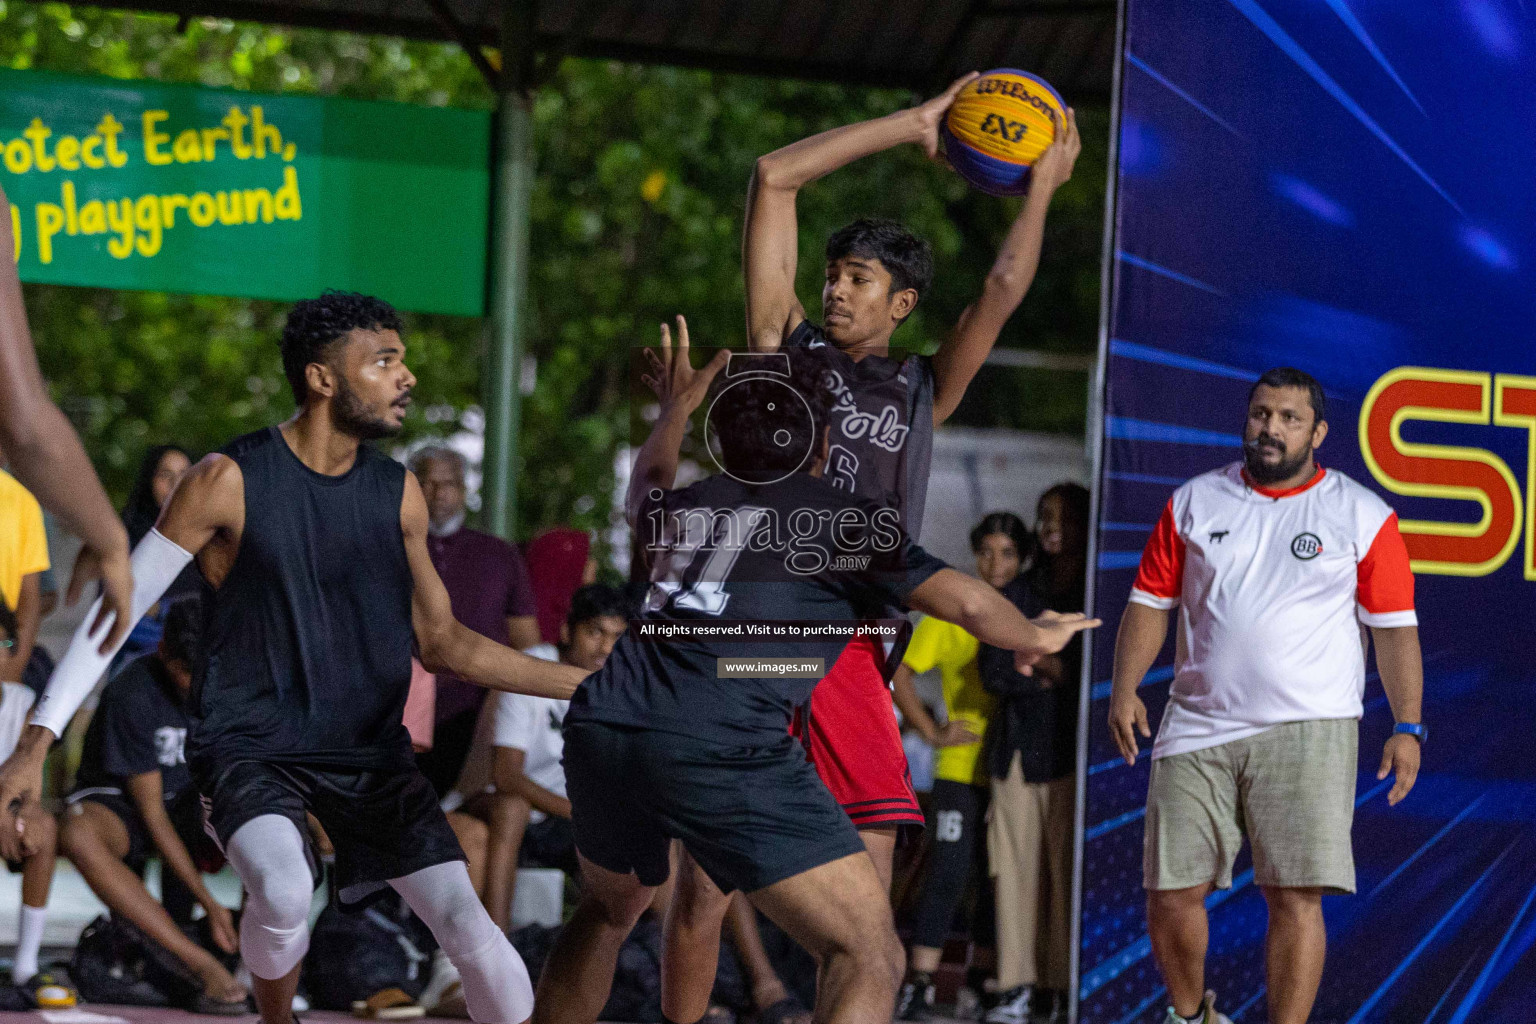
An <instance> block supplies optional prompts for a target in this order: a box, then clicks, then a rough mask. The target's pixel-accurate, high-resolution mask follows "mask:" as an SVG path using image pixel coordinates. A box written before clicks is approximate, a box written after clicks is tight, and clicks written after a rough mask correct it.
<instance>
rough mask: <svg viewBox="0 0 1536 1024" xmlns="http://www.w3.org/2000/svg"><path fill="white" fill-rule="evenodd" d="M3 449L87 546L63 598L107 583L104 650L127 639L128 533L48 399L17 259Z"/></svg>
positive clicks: (4, 283)
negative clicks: (113, 618)
mask: <svg viewBox="0 0 1536 1024" xmlns="http://www.w3.org/2000/svg"><path fill="white" fill-rule="evenodd" d="M15 246H16V241H15V237H14V236H13V235H12V233H11V208H10V203H9V202H7V201H6V198H5V193H4V192H0V252H3V253H6V254H9V253H12V252H14V251H15ZM0 263H3V264H4V266H3V267H0V450H3V451H4V452H5V455H6V457H7V458H8V459H9V460H10V467H11V472H12V473H13V474H14V475H15V476H16V479H18V480H20V481H21V483H22V484H23V485H24V486H25V487H26V488H27V489H28V490H30V491H31V492H32V493H33V494H35V495H36V496H37V500H38V501H39V502H40V503H41V504H42V506H43V507H44V508H46V509H48V510H50V511H52V512H53V513H55V514H56V515H58V517H59V518H60V519H62V520H63V521H64V525H65V526H67V527H68V528H69V529H70V530H71V531H72V532H74V534H75V535H76V536H78V537H79V538H80V539H81V540H82V541H84V542H85V547H84V548H83V549H82V550H81V552H80V557H79V559H78V560H77V561H76V562H75V570H74V573H73V574H72V575H71V577H70V581H69V589H68V591H67V592H66V594H65V600H66V602H67V603H69V604H74V603H75V601H77V600H78V599H79V597H80V595H81V593H83V592H84V589H85V585H86V584H87V583H89V582H91V581H92V580H96V579H99V580H101V586H102V595H103V598H104V600H103V602H102V611H103V613H107V612H116V613H117V624H116V626H114V627H113V629H112V630H110V631H109V632H108V634H107V635H106V637H105V638H104V643H103V646H105V645H106V644H111V643H116V642H117V641H119V640H121V639H122V638H123V637H124V636H126V635H127V631H128V622H127V619H128V604H129V600H130V595H131V594H132V592H133V577H132V574H131V573H130V571H129V568H128V531H127V530H126V529H124V527H123V523H122V520H120V519H118V517H117V513H116V512H115V511H114V510H113V508H112V503H111V502H110V501H108V500H107V493H106V492H105V491H104V490H102V489H101V482H100V481H99V480H97V479H96V471H95V469H93V468H92V467H91V462H90V460H89V459H87V458H86V456H85V449H84V448H83V447H81V445H80V439H79V438H78V437H77V436H76V435H75V431H74V428H73V427H71V426H70V424H69V420H67V419H65V417H64V414H63V413H62V412H60V411H59V407H58V406H57V405H54V404H53V400H52V399H51V398H49V397H48V389H47V386H46V385H45V384H44V383H43V375H42V373H41V371H39V369H38V367H37V353H36V351H35V350H34V349H33V347H32V332H31V330H30V329H29V328H28V326H27V310H26V306H25V305H24V304H23V301H22V295H21V279H20V278H19V277H17V275H16V263H15V261H14V260H3V261H0Z"/></svg>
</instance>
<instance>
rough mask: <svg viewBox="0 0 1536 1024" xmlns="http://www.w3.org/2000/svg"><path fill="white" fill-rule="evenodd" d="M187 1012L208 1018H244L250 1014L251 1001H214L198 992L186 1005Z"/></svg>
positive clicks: (247, 999) (242, 999)
mask: <svg viewBox="0 0 1536 1024" xmlns="http://www.w3.org/2000/svg"><path fill="white" fill-rule="evenodd" d="M187 1012H188V1013H196V1014H200V1015H203V1016H208V1017H244V1016H245V1015H246V1014H248V1013H250V1012H251V999H250V997H249V996H245V997H243V998H240V999H215V998H214V997H213V996H211V995H209V994H208V993H207V992H199V993H198V994H197V995H196V996H194V997H193V998H192V1001H191V1002H190V1003H188V1004H187Z"/></svg>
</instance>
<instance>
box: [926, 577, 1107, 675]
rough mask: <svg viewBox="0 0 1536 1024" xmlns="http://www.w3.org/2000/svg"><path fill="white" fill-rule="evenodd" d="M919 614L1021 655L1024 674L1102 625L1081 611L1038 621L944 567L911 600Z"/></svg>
mask: <svg viewBox="0 0 1536 1024" xmlns="http://www.w3.org/2000/svg"><path fill="white" fill-rule="evenodd" d="M907 603H908V604H910V605H911V606H912V607H913V608H916V609H917V610H918V611H920V612H923V613H924V614H927V615H932V616H934V617H935V618H938V619H943V620H944V621H945V622H952V623H954V624H955V625H957V626H959V627H960V628H961V629H963V630H965V631H966V632H967V633H969V634H971V635H972V636H974V637H975V638H976V639H978V640H980V641H981V642H982V643H984V644H991V645H992V646H993V647H1001V648H1002V649H1003V650H1006V651H1013V652H1015V654H1016V657H1015V659H1014V665H1015V667H1017V668H1018V670H1019V671H1020V672H1022V673H1024V674H1025V675H1028V674H1029V673H1030V671H1031V669H1030V666H1031V665H1033V663H1034V662H1035V661H1036V660H1038V659H1039V658H1041V657H1042V656H1044V655H1047V654H1055V653H1056V652H1057V651H1059V650H1061V649H1062V648H1063V647H1066V646H1067V644H1069V643H1071V642H1072V638H1073V637H1074V636H1076V635H1077V634H1078V633H1081V632H1082V631H1083V630H1085V629H1093V628H1094V627H1095V626H1097V625H1099V620H1098V619H1090V618H1088V617H1087V616H1086V615H1084V614H1083V613H1081V612H1070V613H1067V614H1063V613H1061V612H1042V613H1041V614H1040V615H1038V616H1036V617H1035V618H1033V619H1027V618H1025V617H1024V613H1023V612H1021V611H1019V610H1018V608H1016V607H1014V604H1013V602H1012V601H1010V600H1008V599H1007V598H1006V597H1004V596H1003V595H1002V594H999V593H998V592H997V591H995V590H993V589H992V588H991V587H989V586H987V585H986V584H985V583H983V582H981V581H980V580H978V579H976V578H975V577H973V576H967V575H966V574H965V573H963V572H960V571H958V570H956V569H940V570H939V571H938V572H936V573H934V574H933V575H932V576H930V577H928V579H926V580H924V581H923V583H922V584H920V585H919V586H918V587H917V589H916V590H914V591H912V593H911V595H909V597H908V598H907Z"/></svg>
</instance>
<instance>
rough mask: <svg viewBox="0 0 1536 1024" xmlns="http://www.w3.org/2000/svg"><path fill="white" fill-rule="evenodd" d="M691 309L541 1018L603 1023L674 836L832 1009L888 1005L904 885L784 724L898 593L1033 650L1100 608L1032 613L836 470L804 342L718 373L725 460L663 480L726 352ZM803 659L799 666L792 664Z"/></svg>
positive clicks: (650, 479)
mask: <svg viewBox="0 0 1536 1024" xmlns="http://www.w3.org/2000/svg"><path fill="white" fill-rule="evenodd" d="M679 329H680V331H681V332H682V334H681V339H680V345H679V351H678V354H677V355H676V357H675V358H674V357H673V356H672V354H671V352H670V344H669V343H668V341H667V338H668V335H667V334H666V333H665V332H664V334H663V342H664V350H665V351H666V352H667V358H666V360H665V362H664V364H662V365H658V366H657V374H656V376H657V379H656V380H655V381H654V382H653V386H655V387H656V389H657V391H658V394H659V396H660V397H661V399H662V410H661V415H660V418H659V419H658V421H657V423H656V426H655V428H654V430H653V431H652V433H651V435H650V437H649V439H647V441H646V443H645V445H644V446H643V447H642V448H641V450H640V453H639V456H638V458H637V461H636V464H635V467H634V470H633V474H632V476H631V484H630V499H629V502H628V507H627V510H628V513H629V519H630V522H631V524H632V526H633V527H634V529H635V530H636V532H637V534H638V536H639V539H640V542H641V544H642V545H643V546H644V548H645V550H646V551H647V553H648V554H649V555H650V556H651V561H652V563H653V565H654V570H653V572H652V588H651V593H650V597H649V598H648V600H647V603H646V610H645V612H644V614H643V615H642V616H641V618H640V619H639V620H638V621H637V622H635V623H634V624H632V627H631V629H630V632H629V633H628V634H626V635H625V636H624V638H623V639H621V640H620V641H619V643H618V644H617V645H616V646H615V647H614V650H613V653H612V654H611V655H610V656H609V658H608V661H607V662H606V663H605V664H604V666H603V668H602V669H601V670H600V671H598V672H596V673H594V674H593V675H592V676H591V677H589V678H588V679H587V681H586V682H585V683H584V684H583V685H582V686H581V688H580V689H578V690H577V692H576V696H575V697H574V698H572V700H571V706H570V710H569V711H568V712H567V713H566V718H565V733H566V739H565V769H566V785H567V789H568V792H569V794H570V797H571V810H572V818H571V820H572V825H573V827H574V830H575V833H576V848H577V852H578V853H579V854H580V856H581V859H582V876H583V880H584V887H583V899H582V903H581V905H580V907H578V909H577V911H576V915H575V917H574V918H573V919H572V920H571V922H570V923H569V924H568V925H567V926H566V928H565V929H564V931H563V932H562V933H561V936H560V939H559V941H558V942H557V943H556V946H555V948H554V950H553V951H552V953H551V954H550V959H549V961H548V963H547V965H546V967H545V971H544V976H543V978H542V979H541V980H540V984H539V993H538V1000H537V1003H536V1008H535V1021H536V1022H538V1024H543V1022H551V1024H553V1022H556V1021H558V1022H560V1024H572V1022H581V1021H595V1020H596V1018H597V1015H598V1012H599V1011H600V1010H601V1008H602V1006H603V1003H604V1001H605V1000H606V998H607V992H608V989H609V987H610V985H611V981H612V977H613V968H614V963H615V958H616V957H617V954H618V950H619V947H620V945H621V944H622V943H623V941H624V938H625V936H626V935H627V934H628V933H629V930H630V928H631V927H632V926H633V924H634V922H635V920H636V919H637V918H638V917H639V915H640V913H641V912H642V911H643V910H644V908H645V907H646V906H647V905H648V904H649V902H650V899H651V893H652V889H653V888H654V887H655V886H657V885H659V884H660V883H661V882H662V881H664V880H665V879H666V877H667V874H668V845H669V842H670V841H671V840H672V839H679V840H681V841H682V843H683V846H684V847H685V848H686V849H687V850H688V852H689V853H690V854H691V855H692V856H693V858H694V860H695V861H697V863H698V864H699V866H700V867H701V868H702V869H703V870H704V871H705V872H706V873H707V874H708V875H709V877H710V879H711V880H712V881H713V882H714V883H715V884H716V885H718V886H719V887H720V888H721V889H723V890H727V891H729V890H734V889H741V890H743V891H745V892H746V893H747V895H748V897H749V898H750V899H751V900H752V902H753V903H754V904H756V905H757V906H758V907H759V908H760V909H761V910H762V911H763V912H764V913H766V914H767V915H768V916H769V917H770V918H772V919H773V920H774V921H776V922H777V923H778V924H779V925H780V926H781V927H783V928H784V929H785V930H786V931H787V932H789V934H790V935H791V936H793V937H794V938H795V939H796V940H797V941H798V942H800V944H801V945H803V946H804V947H805V948H806V949H807V950H809V951H810V952H811V953H812V954H813V955H815V956H816V957H817V958H818V959H819V960H820V962H821V989H820V993H819V1001H820V1002H822V1003H823V1004H824V1005H822V1006H818V1008H817V1019H818V1020H827V1019H844V1020H848V1019H855V1018H860V1019H867V1020H870V1021H874V1020H881V1021H889V1019H890V1013H891V1007H892V1002H893V998H894V995H895V989H896V985H897V983H898V981H899V979H900V973H901V965H902V954H901V946H900V944H899V942H898V941H897V939H896V933H895V928H894V926H893V923H892V919H891V912H890V906H889V901H888V900H887V899H886V896H885V894H884V893H883V891H882V889H881V885H880V881H879V876H878V874H877V873H876V871H875V867H874V864H873V862H872V861H871V860H870V858H869V856H868V854H867V853H865V851H864V847H863V843H862V842H861V841H860V839H859V836H858V833H857V831H856V830H855V829H854V827H853V824H852V823H851V822H850V821H849V819H848V817H847V815H846V814H844V813H843V812H842V809H841V808H840V807H839V806H838V804H837V802H836V801H835V800H834V799H833V798H832V796H831V794H830V793H828V791H827V789H826V787H825V786H823V785H822V783H821V781H820V780H819V779H818V777H817V775H816V771H815V768H814V767H813V766H812V765H811V764H810V763H809V762H807V761H806V758H805V752H804V750H803V749H802V748H801V747H800V745H799V744H798V742H796V741H795V740H794V739H793V738H792V737H791V736H789V735H788V731H787V730H788V725H789V719H790V713H791V711H792V709H793V708H795V707H796V706H798V705H799V704H801V703H803V702H804V701H805V700H806V699H807V698H808V697H809V696H810V693H811V690H812V688H814V686H815V685H816V682H817V681H818V678H819V675H820V671H819V670H818V669H817V668H809V669H807V668H806V666H819V668H820V670H824V669H825V667H826V666H828V665H830V664H831V663H832V661H833V660H835V658H836V657H837V653H838V651H840V650H841V649H842V647H843V646H844V645H845V644H846V643H847V641H848V638H849V637H848V633H847V632H843V631H842V630H846V629H851V628H852V627H854V626H855V625H856V624H857V623H859V622H860V621H861V620H866V619H867V617H868V614H869V612H870V611H871V610H878V609H880V608H883V607H885V606H888V605H892V604H896V605H902V604H908V603H910V604H911V605H912V606H913V607H917V608H920V609H923V610H925V611H927V612H928V613H929V614H933V615H938V616H940V617H941V618H946V619H952V620H954V621H957V622H959V623H962V624H964V625H965V628H966V629H968V630H971V631H972V632H973V633H976V634H977V635H978V636H983V637H986V638H989V639H991V641H992V642H993V643H996V644H998V645H1000V646H1004V647H1007V648H1010V649H1014V650H1018V651H1020V652H1023V653H1022V654H1021V660H1022V661H1024V662H1025V663H1027V662H1028V661H1030V660H1032V659H1033V658H1037V657H1040V656H1042V655H1044V654H1046V653H1050V652H1053V651H1056V650H1060V649H1061V648H1062V647H1063V646H1065V645H1066V643H1067V641H1068V640H1069V639H1070V638H1071V636H1072V635H1073V634H1075V633H1076V632H1077V631H1079V630H1081V629H1083V628H1086V626H1087V625H1089V623H1087V622H1085V621H1084V620H1083V618H1082V616H1080V615H1079V616H1068V617H1056V616H1051V617H1049V618H1047V619H1042V620H1041V621H1040V622H1038V623H1031V622H1030V621H1029V620H1027V619H1025V618H1024V617H1023V615H1021V614H1020V613H1019V612H1018V611H1017V610H1016V609H1015V608H1014V607H1013V605H1011V604H1009V603H1008V602H1007V601H1006V600H1004V599H1003V598H1002V597H1000V596H999V595H998V594H996V593H995V592H994V591H992V590H991V589H990V588H988V587H986V586H985V585H984V584H982V583H980V582H979V581H977V580H974V579H972V578H970V577H968V576H964V575H962V574H960V573H958V572H955V571H954V570H952V569H948V568H946V567H945V566H944V564H943V563H942V562H941V561H939V560H938V559H936V558H934V557H932V556H931V555H929V554H927V553H926V552H925V551H923V550H922V549H921V548H919V547H918V546H917V545H915V544H913V543H912V542H911V541H910V540H909V539H908V538H907V537H906V535H905V534H904V533H903V532H902V531H901V529H900V528H899V526H898V525H896V522H895V519H894V518H893V517H889V516H887V515H885V514H883V513H885V512H888V511H889V510H885V509H882V508H881V507H880V506H876V505H874V504H873V503H870V502H867V501H863V500H860V499H857V498H854V497H852V496H850V495H848V494H846V493H844V492H841V491H839V490H838V489H837V488H835V487H833V486H832V485H831V484H830V483H828V482H826V481H825V480H822V479H821V478H820V475H819V474H820V469H821V467H822V465H823V464H824V462H825V454H826V431H825V427H824V424H825V422H826V416H827V411H828V407H829V398H828V397H827V395H828V392H827V390H826V388H825V386H824V383H823V382H822V380H821V373H822V369H823V368H824V365H825V364H824V363H823V362H821V361H820V360H817V359H816V358H815V356H814V355H812V354H809V353H804V354H801V355H799V356H797V357H796V358H795V359H794V360H793V361H792V360H791V359H790V357H789V356H788V355H783V356H778V357H774V360H775V361H776V363H777V364H778V365H780V366H782V372H780V371H773V372H768V373H752V374H751V375H738V376H736V378H735V379H734V380H733V379H732V378H731V376H729V375H728V376H727V377H726V378H722V386H721V387H720V388H719V389H718V391H717V392H716V393H715V395H714V401H713V403H712V405H711V409H710V414H709V420H710V422H709V427H710V429H711V430H712V431H713V434H714V436H715V437H716V438H717V439H718V442H719V449H720V451H719V458H720V461H721V465H722V466H723V468H724V469H725V472H724V473H722V474H720V475H718V476H714V477H710V478H709V479H706V480H704V481H702V482H700V483H697V484H694V485H693V486H691V487H688V488H685V489H683V490H680V491H670V490H667V488H670V487H671V485H672V482H673V480H674V478H675V475H676V469H677V462H678V451H679V446H680V444H681V441H682V438H683V435H684V433H685V431H686V428H687V425H688V418H689V416H690V414H691V413H692V412H693V411H694V410H695V409H697V408H698V407H699V405H700V404H701V403H702V402H703V401H704V399H705V397H706V394H707V392H708V391H709V388H710V382H711V381H712V380H713V379H714V378H715V376H716V375H717V374H718V373H719V372H720V370H721V369H722V367H724V366H725V364H726V361H727V358H728V354H727V353H724V352H722V353H719V354H717V356H716V358H715V359H714V360H713V361H712V362H710V363H709V365H708V366H707V367H705V369H703V370H701V371H699V372H697V373H695V372H694V371H692V369H691V368H690V367H689V364H688V354H687V335H686V326H685V325H684V324H682V323H681V320H680V321H679ZM658 362H660V361H658ZM749 365H750V364H749ZM762 365H768V364H762ZM762 630H767V632H766V633H764V632H762ZM977 631H979V632H977ZM788 661H793V662H795V663H798V668H797V669H796V670H795V671H793V672H789V673H785V672H784V671H782V670H783V669H785V668H787V667H789V666H787V664H786V662H788ZM742 663H746V664H747V667H746V668H745V669H744V670H741V666H742ZM663 970H664V972H665V970H666V965H664V966H663Z"/></svg>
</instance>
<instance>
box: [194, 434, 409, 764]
mask: <svg viewBox="0 0 1536 1024" xmlns="http://www.w3.org/2000/svg"><path fill="white" fill-rule="evenodd" d="M222 454H224V455H226V456H228V457H229V458H231V459H233V460H234V461H235V463H236V464H237V465H239V467H240V472H241V474H242V475H243V476H244V478H245V531H244V533H243V534H242V536H241V538H240V550H239V552H238V553H237V554H236V556H235V563H234V566H233V567H232V568H231V570H230V572H229V576H228V578H227V579H225V580H224V582H223V584H222V585H221V586H220V587H219V588H218V590H216V591H214V592H213V596H212V598H211V601H210V602H209V609H208V621H207V627H206V630H205V633H204V637H203V650H202V654H201V656H200V657H199V659H198V664H197V666H196V667H195V670H194V674H193V691H192V701H193V704H192V706H193V709H194V714H195V721H194V723H193V727H192V730H191V733H190V735H189V736H188V738H187V759H188V761H189V763H190V765H191V767H192V770H193V771H194V772H196V773H198V774H199V775H204V774H205V773H208V774H211V773H214V772H217V771H218V770H219V769H220V768H222V767H223V766H225V765H228V764H231V763H233V762H235V761H245V760H257V761H280V762H290V763H305V764H314V765H330V766H336V767H342V768H357V769H370V768H371V769H393V768H406V767H409V766H410V765H411V764H412V763H413V762H412V757H411V742H410V737H409V735H408V734H407V733H406V730H405V726H404V725H403V724H402V716H403V713H404V710H405V696H406V691H407V690H408V689H409V687H410V681H411V642H412V631H411V589H412V587H411V575H410V569H409V566H408V565H407V563H406V557H405V541H404V538H403V536H402V535H401V532H400V501H401V496H402V494H403V491H404V487H405V468H404V467H403V466H401V465H400V464H399V463H397V462H395V461H394V460H392V459H390V458H388V457H386V456H384V455H380V454H379V453H378V452H376V451H374V450H373V449H372V448H370V447H369V446H368V445H362V446H360V447H359V448H358V452H357V461H356V462H355V463H354V464H353V466H352V468H351V469H350V470H348V471H347V472H346V473H343V474H342V475H340V476H326V475H325V474H322V473H317V472H315V471H314V470H312V469H310V468H309V467H308V466H306V465H304V463H303V462H301V461H299V457H298V456H297V455H295V454H294V453H293V451H292V449H290V448H289V447H288V443H287V442H286V441H284V440H283V435H282V433H281V432H280V431H279V430H278V428H276V427H268V428H267V429H266V430H262V431H258V432H256V433H254V434H247V435H246V436H244V437H241V438H238V439H236V440H235V441H234V442H232V443H231V444H230V445H229V446H228V447H226V448H224V449H223V451H222Z"/></svg>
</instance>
